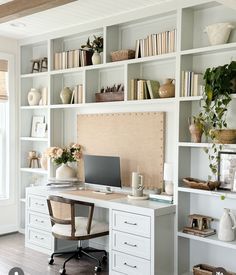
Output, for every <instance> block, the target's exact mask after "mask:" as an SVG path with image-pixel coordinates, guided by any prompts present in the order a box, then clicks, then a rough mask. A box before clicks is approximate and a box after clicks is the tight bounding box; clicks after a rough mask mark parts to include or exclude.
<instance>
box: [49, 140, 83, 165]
mask: <svg viewBox="0 0 236 275" xmlns="http://www.w3.org/2000/svg"><path fill="white" fill-rule="evenodd" d="M45 154H46V156H47V157H48V158H50V159H52V161H53V162H54V163H55V164H57V165H59V164H62V163H64V164H66V163H67V162H76V161H79V160H80V159H81V156H82V152H81V145H79V144H76V143H75V144H72V145H69V146H67V147H64V148H61V147H50V148H48V149H47V150H46V152H45Z"/></svg>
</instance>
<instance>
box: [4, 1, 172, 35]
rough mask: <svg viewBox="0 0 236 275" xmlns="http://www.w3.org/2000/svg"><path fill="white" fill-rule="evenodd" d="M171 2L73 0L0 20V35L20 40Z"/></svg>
mask: <svg viewBox="0 0 236 275" xmlns="http://www.w3.org/2000/svg"><path fill="white" fill-rule="evenodd" d="M0 1H1V0H0ZM18 1H21V0H18ZM31 1H32V0H25V2H31ZM34 1H36V0H34ZM175 1H176V0H145V1H143V0H129V1H127V0H99V1H95V0H77V1H74V2H72V3H68V4H66V5H63V6H58V7H55V8H52V9H49V10H45V11H42V12H38V13H35V14H32V15H28V16H24V17H21V18H19V19H14V20H11V21H9V22H5V23H2V24H0V36H7V37H11V38H15V39H24V38H27V37H31V36H35V35H42V34H45V33H50V32H54V31H57V30H60V29H64V28H67V27H73V26H80V25H82V24H86V23H90V22H95V21H97V20H100V19H104V18H112V17H113V16H115V15H120V14H126V13H128V12H130V11H139V10H141V9H143V8H145V7H150V6H151V7H154V6H155V7H156V6H158V5H159V4H160V5H161V4H165V3H166V4H167V3H168V2H175ZM36 2H38V1H36ZM1 7H2V6H0V9H1ZM17 23H21V24H22V25H24V27H19V28H17V27H15V25H16V24H17Z"/></svg>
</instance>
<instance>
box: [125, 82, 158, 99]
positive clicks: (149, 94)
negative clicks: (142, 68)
mask: <svg viewBox="0 0 236 275" xmlns="http://www.w3.org/2000/svg"><path fill="white" fill-rule="evenodd" d="M159 88H160V83H159V82H158V81H156V80H144V79H131V80H130V100H142V99H154V98H159Z"/></svg>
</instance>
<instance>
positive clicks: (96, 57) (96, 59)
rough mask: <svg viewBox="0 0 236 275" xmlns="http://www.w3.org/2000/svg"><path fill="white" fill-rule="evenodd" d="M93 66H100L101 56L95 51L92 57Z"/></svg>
mask: <svg viewBox="0 0 236 275" xmlns="http://www.w3.org/2000/svg"><path fill="white" fill-rule="evenodd" d="M92 63H93V65H97V64H101V55H100V53H99V52H97V51H95V52H94V53H93V55H92Z"/></svg>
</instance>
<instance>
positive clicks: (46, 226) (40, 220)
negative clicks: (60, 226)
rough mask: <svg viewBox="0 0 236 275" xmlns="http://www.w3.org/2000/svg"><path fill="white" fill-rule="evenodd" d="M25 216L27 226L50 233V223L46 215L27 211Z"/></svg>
mask: <svg viewBox="0 0 236 275" xmlns="http://www.w3.org/2000/svg"><path fill="white" fill-rule="evenodd" d="M27 215H28V216H27V218H28V225H30V226H32V227H35V228H39V229H43V230H47V231H50V232H51V222H50V218H49V216H48V215H46V214H39V213H36V212H30V211H28V213H27Z"/></svg>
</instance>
